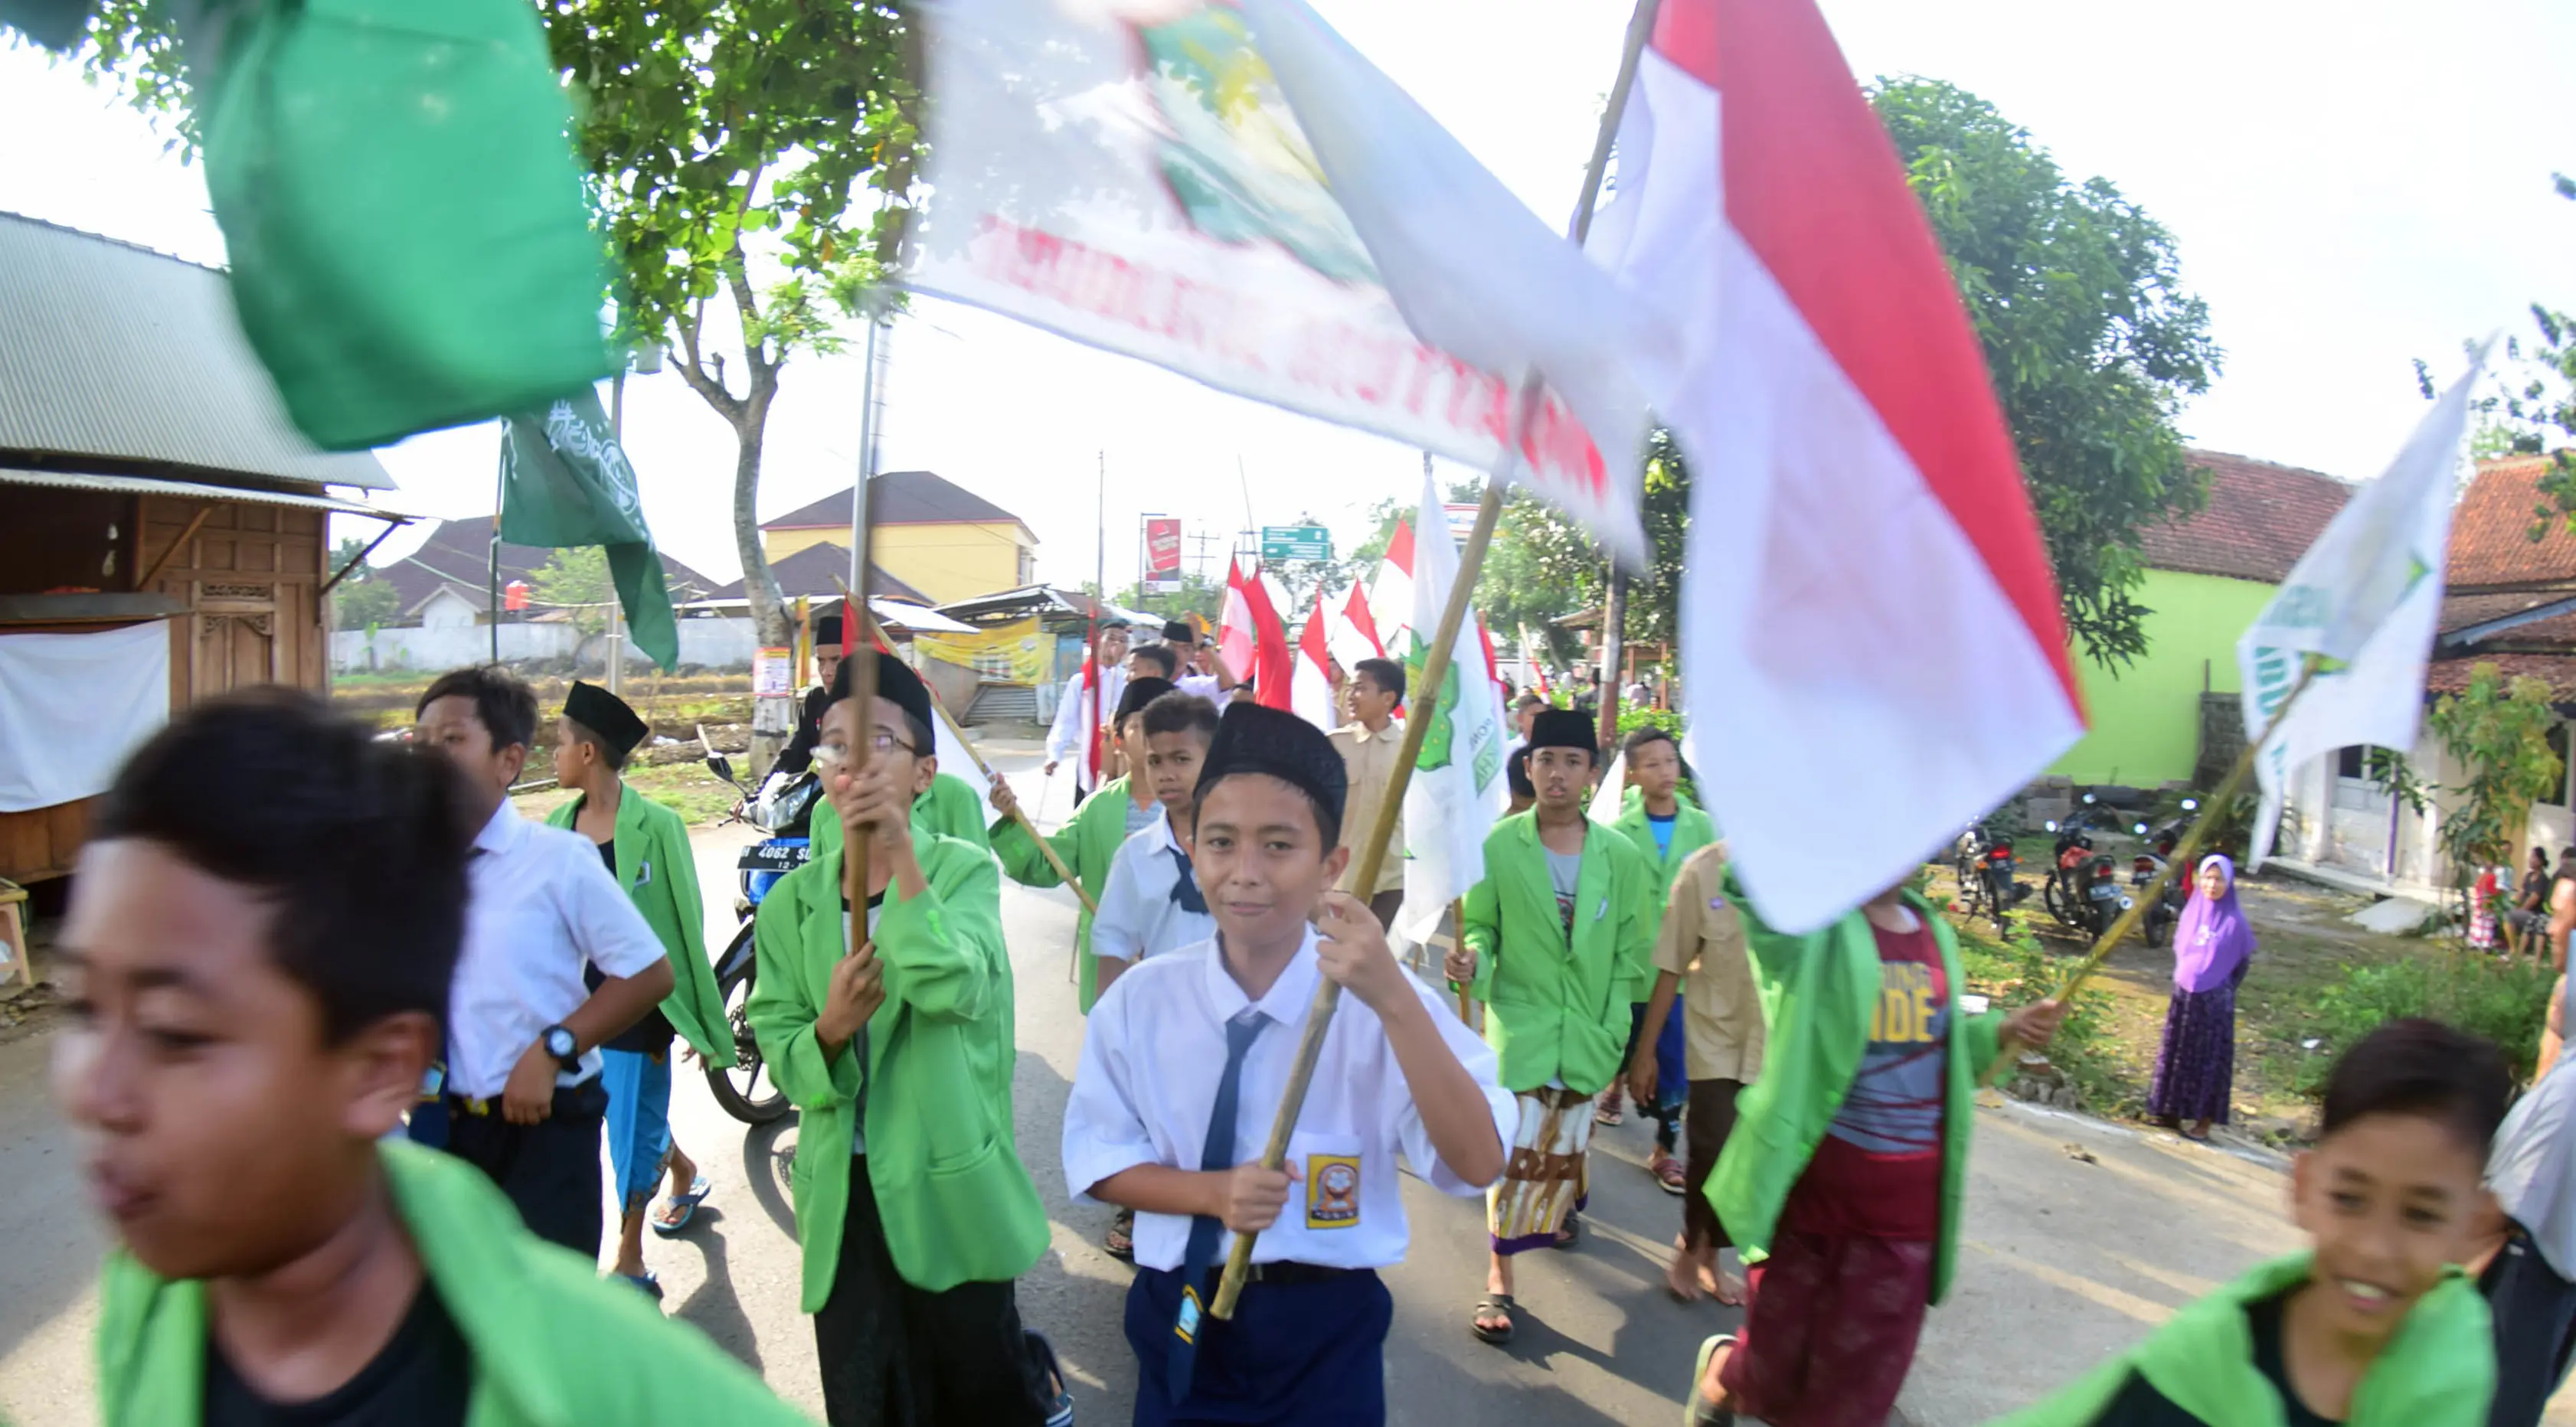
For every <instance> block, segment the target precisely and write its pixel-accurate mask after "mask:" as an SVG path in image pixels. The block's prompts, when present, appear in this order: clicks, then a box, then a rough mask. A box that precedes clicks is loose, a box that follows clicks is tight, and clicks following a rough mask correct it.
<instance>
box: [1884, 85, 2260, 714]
mask: <svg viewBox="0 0 2576 1427" xmlns="http://www.w3.org/2000/svg"><path fill="white" fill-rule="evenodd" d="M1870 102H1871V104H1872V106H1873V107H1874V108H1876V109H1877V111H1878V116H1879V119H1880V121H1881V122H1882V123H1884V124H1885V125H1886V126H1887V131H1888V134H1889V136H1890V137H1891V138H1893V139H1894V140H1895V142H1896V151H1897V155H1898V157H1899V158H1900V159H1901V160H1902V161H1903V162H1904V164H1905V170H1906V179H1907V181H1908V182H1909V183H1910V184H1911V185H1912V186H1913V189H1914V194H1915V197H1917V198H1918V199H1920V200H1921V201H1922V203H1923V207H1924V211H1925V212H1926V213H1927V214H1929V215H1930V217H1931V220H1932V230H1933V233H1934V234H1935V235H1936V236H1937V237H1938V238H1939V240H1940V243H1941V248H1942V251H1943V252H1944V253H1945V254H1946V255H1947V256H1948V259H1949V264H1950V272H1951V275H1952V276H1953V277H1955V278H1956V279H1957V280H1958V283H1959V291H1960V293H1961V295H1962V296H1963V297H1964V298H1965V299H1966V301H1967V306H1968V314H1969V317H1970V319H1971V321H1972V322H1973V323H1974V325H1975V327H1976V332H1977V339H1978V342H1979V344H1980V345H1982V346H1983V347H1984V349H1985V356H1986V367H1987V370H1988V371H1989V372H1990V373H1992V375H1993V378H1994V383H1995V393H1996V395H1997V397H1998V398H2000V400H2001V402H2002V405H2003V412H2004V420H2005V422H2006V423H2007V424H2008V425H2009V426H2010V428H2011V430H2012V436H2013V444H2014V447H2015V448H2016V450H2017V451H2018V452H2019V454H2020V457H2021V466H2022V474H2023V476H2024V477H2025V479H2026V480H2027V481H2028V483H2029V487H2030V495H2031V504H2032V507H2033V508H2034V510H2035V511H2036V512H2037V514H2038V517H2039V527H2040V533H2041V535H2042V536H2043V537H2044V538H2045V539H2046V541H2047V544H2048V554H2049V559H2050V562H2051V564H2053V565H2054V566H2055V568H2056V572H2057V585H2058V591H2059V594H2060V597H2061V599H2062V601H2063V603H2064V607H2065V615H2066V623H2067V628H2068V632H2069V633H2070V634H2071V635H2072V636H2073V637H2074V638H2075V640H2076V641H2077V642H2078V643H2079V644H2080V645H2081V646H2082V647H2083V649H2084V651H2085V652H2086V653H2087V654H2088V655H2089V656H2090V657H2092V658H2093V659H2094V660H2095V662H2097V663H2101V664H2104V665H2109V666H2116V665H2118V664H2120V663H2124V662H2126V661H2128V660H2131V659H2134V658H2136V657H2137V656H2138V655H2139V654H2141V653H2143V652H2145V650H2146V635H2145V632H2144V629H2143V626H2142V621H2143V618H2144V616H2145V615H2146V614H2148V613H2149V611H2148V610H2147V609H2145V608H2144V607H2143V606H2141V605H2139V604H2138V603H2137V602H2136V600H2135V599H2134V598H2133V595H2134V593H2135V591H2136V589H2137V587H2138V584H2139V582H2140V580H2141V579H2142V578H2143V570H2142V567H2141V566H2140V564H2139V540H2138V537H2139V532H2140V531H2142V530H2145V529H2148V528H2151V527H2153V526H2155V525H2158V524H2161V523H2163V522H2166V521H2168V520H2171V519H2173V518H2175V517H2177V516H2182V515H2187V514H2189V513H2191V512H2192V511H2194V510H2197V509H2198V508H2199V506H2200V502H2201V500H2202V498H2203V495H2204V492H2205V489H2206V485H2207V477H2206V476H2205V475H2204V474H2201V473H2200V472H2198V471H2196V470H2194V469H2193V468H2191V467H2190V466H2189V464H2188V463H2187V462H2186V461H2185V459H2184V456H2183V446H2182V437H2181V435H2180V433H2179V432H2178V431H2177V430H2176V429H2175V426H2174V417H2175V414H2176V413H2177V412H2178V411H2179V410H2180V408H2181V405H2182V402H2183V400H2184V399H2185V398H2187V397H2191V396H2196V395H2198V394H2200V393H2201V392H2204V391H2207V390H2208V389H2209V384H2210V381H2211V379H2212V378H2213V377H2214V376H2216V375H2217V372H2218V366H2219V355H2220V354H2219V350H2218V346H2217V344H2216V343H2215V342H2213V341H2212V340H2211V338H2210V335H2209V314H2208V310H2207V308H2206V307H2205V306H2204V305H2203V304H2202V302H2201V300H2200V299H2199V298H2197V297H2194V296H2192V295H2190V294H2189V293H2187V292H2185V291H2184V290H2183V288H2182V282H2181V269H2180V261H2179V259H2178V258H2177V256H2176V254H2175V250H2174V242H2173V238H2172V236H2171V235H2170V234H2168V233H2167V232H2166V231H2165V229H2164V227H2163V226H2162V225H2161V224H2159V223H2157V222H2156V221H2155V220H2154V219H2152V218H2150V217H2148V216H2147V214H2146V213H2145V212H2144V211H2143V210H2141V209H2140V208H2139V207H2138V206H2137V205H2136V204H2134V203H2131V202H2130V201H2129V200H2128V199H2126V198H2124V197H2122V196H2121V194H2120V191H2119V189H2118V188H2116V187H2114V186H2113V185H2112V184H2111V183H2110V182H2109V181H2108V180H2105V179H2101V178H2090V179H2086V180H2085V181H2083V182H2082V183H2071V182H2069V181H2068V180H2067V178H2066V176H2065V175H2064V174H2063V173H2062V172H2060V171H2059V169H2058V167H2057V165H2056V163H2055V162H2054V161H2053V160H2051V159H2050V158H2049V156H2048V154H2047V152H2046V151H2045V150H2043V149H2041V148H2039V147H2038V146H2037V145H2036V144H2034V143H2033V142H2032V141H2031V137H2030V134H2029V133H2028V132H2027V131H2025V130H2023V129H2021V128H2019V127H2018V126H2016V125H2014V124H2011V123H2009V122H2007V121H2006V120H2005V119H2004V118H2003V116H2002V115H2000V114H1998V113H1996V112H1995V109H1994V107H1993V106H1992V105H1990V104H1988V103H1986V102H1985V101H1984V100H1982V99H1979V98H1977V97H1976V96H1975V95H1973V94H1970V93H1968V92H1966V91H1965V90H1962V89H1959V88H1957V87H1955V86H1953V85H1949V84H1944V83H1941V82H1939V81H1936V80H1927V79H1913V78H1901V79H1881V80H1879V81H1878V82H1877V84H1876V85H1874V86H1873V87H1872V91H1871V96H1870Z"/></svg>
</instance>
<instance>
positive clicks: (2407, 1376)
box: [2001, 1020, 2513, 1427]
mask: <svg viewBox="0 0 2576 1427" xmlns="http://www.w3.org/2000/svg"><path fill="white" fill-rule="evenodd" d="M2512 1093H2513V1081H2512V1076H2511V1074H2510V1073H2509V1072H2508V1071H2507V1070H2506V1069H2505V1064H2504V1057H2503V1056H2501V1055H2499V1054H2498V1053H2497V1051H2496V1048H2495V1047H2494V1046H2492V1045H2490V1044H2488V1043H2487V1042H2485V1041H2483V1040H2480V1039H2479V1038H2477V1037H2476V1036H2472V1035H2466V1034H2463V1033H2461V1032H2459V1031H2456V1030H2453V1029H2451V1028H2450V1027H2448V1026H2445V1025H2441V1024H2439V1023H2437V1022H2434V1021H2426V1020H2398V1021H2390V1022H2388V1023H2386V1024H2385V1025H2382V1026H2381V1027H2380V1028H2379V1029H2377V1030H2375V1031H2372V1032H2371V1033H2370V1034H2369V1035H2367V1036H2364V1037H2362V1039H2361V1040H2360V1041H2359V1042H2358V1043H2356V1044H2355V1045H2354V1046H2353V1048H2352V1049H2351V1050H2349V1051H2346V1052H2344V1057H2343V1059H2342V1060H2341V1061H2339V1062H2337V1063H2336V1065H2335V1068H2334V1070H2333V1072H2332V1073H2331V1074H2330V1075H2329V1076H2328V1077H2327V1080H2326V1093H2325V1107H2324V1112H2323V1114H2322V1116H2321V1125H2322V1128H2321V1131H2320V1133H2319V1135H2318V1137H2317V1143H2316V1146H2315V1147H2314V1148H2312V1149H2310V1150H2308V1151H2306V1152H2305V1153H2302V1154H2301V1155H2300V1156H2299V1157H2298V1159H2297V1161H2296V1162H2295V1163H2294V1164H2293V1165H2292V1167H2291V1171H2290V1202H2291V1211H2292V1214H2293V1215H2294V1217H2296V1219H2297V1220H2298V1224H2299V1227H2300V1228H2301V1229H2304V1230H2306V1231H2307V1234H2308V1237H2309V1240H2310V1243H2309V1247H2308V1249H2307V1250H2306V1251H2304V1252H2301V1253H2296V1254H2291V1255H2289V1256H2288V1257H2286V1258H2280V1259H2275V1260H2273V1261H2272V1262H2270V1263H2266V1264H2260V1265H2257V1266H2256V1267H2255V1268H2254V1269H2253V1270H2252V1271H2250V1272H2248V1273H2247V1274H2246V1275H2245V1276H2244V1277H2242V1278H2240V1279H2238V1280H2236V1281H2235V1282H2234V1283H2231V1284H2228V1285H2227V1286H2226V1287H2224V1288H2221V1289H2219V1290H2218V1291H2217V1292H2216V1293H2213V1294H2211V1295H2209V1296H2208V1297H2207V1298H2204V1299H2201V1300H2200V1301H2199V1302H2197V1303H2194V1304H2192V1305H2191V1306H2190V1307H2188V1308H2185V1309H2184V1310H2183V1311H2182V1312H2181V1313H2179V1314H2176V1315H2175V1316H2174V1318H2173V1320H2172V1321H2170V1322H2168V1323H2167V1324H2165V1326H2164V1327H2162V1328H2159V1329H2157V1330H2156V1332H2155V1333H2154V1334H2153V1335H2152V1336H2150V1337H2149V1338H2148V1339H2147V1340H2146V1341H2145V1342H2143V1343H2140V1344H2139V1345H2138V1346H2136V1347H2135V1348H2132V1349H2130V1350H2129V1351H2128V1352H2126V1353H2123V1354H2122V1355H2120V1357H2118V1358H2117V1359H2114V1360H2113V1361H2112V1362H2110V1363H2107V1364H2105V1365H2104V1366H2103V1367H2102V1368H2100V1369H2099V1370H2097V1371H2095V1372H2092V1373H2089V1374H2087V1375H2086V1376H2085V1377H2084V1378H2083V1379H2082V1380H2081V1381H2079V1382H2077V1383H2076V1384H2075V1385H2074V1386H2072V1387H2070V1388H2068V1389H2066V1390H2065V1391H2064V1392H2061V1393H2059V1394H2058V1395H2057V1396H2055V1397H2053V1398H2050V1399H2049V1400H2048V1401H2046V1402H2043V1403H2041V1404H2040V1405H2038V1406H2037V1407H2033V1408H2030V1409H2028V1410H2026V1411H2022V1412H2017V1413H2014V1414H2013V1415H2011V1416H2010V1417H2007V1418H2004V1419H2002V1424H2001V1427H2191V1424H2205V1425H2206V1427H2283V1424H2288V1427H2308V1424H2313V1423H2349V1424H2351V1427H2484V1424H2485V1423H2486V1422H2487V1403H2488V1398H2489V1396H2490V1395H2491V1394H2492V1392H2493V1391H2494V1387H2495V1366H2496V1365H2495V1349H2494V1344H2493V1343H2492V1341H2490V1339H2489V1336H2488V1324H2487V1308H2486V1300H2485V1299H2483V1298H2481V1297H2480V1296H2479V1295H2478V1291H2477V1288H2476V1287H2475V1286H2474V1285H2473V1284H2472V1283H2471V1282H2470V1280H2468V1279H2467V1278H2465V1277H2463V1276H2462V1275H2461V1272H2460V1270H2459V1268H2458V1267H2457V1265H2458V1264H2460V1263H2461V1262H2462V1261H2463V1260H2465V1259H2466V1258H2467V1257H2468V1256H2469V1255H2470V1253H2471V1252H2472V1251H2473V1250H2474V1249H2475V1247H2476V1245H2477V1240H2478V1236H2479V1234H2480V1233H2481V1231H2482V1229H2483V1227H2484V1223H2485V1220H2486V1218H2487V1215H2488V1213H2489V1212H2491V1210H2492V1201H2491V1200H2490V1199H2489V1198H2488V1197H2487V1194H2486V1191H2485V1189H2484V1187H2483V1185H2482V1183H2481V1179H2482V1176H2483V1174H2484V1171H2485V1168H2486V1158H2487V1146H2488V1143H2489V1141H2490V1140H2492V1139H2493V1138H2494V1136H2495V1131H2496V1126H2497V1125H2498V1124H2500V1123H2501V1122H2502V1121H2503V1119H2504V1112H2505V1102H2506V1100H2508V1099H2509V1098H2511V1096H2512Z"/></svg>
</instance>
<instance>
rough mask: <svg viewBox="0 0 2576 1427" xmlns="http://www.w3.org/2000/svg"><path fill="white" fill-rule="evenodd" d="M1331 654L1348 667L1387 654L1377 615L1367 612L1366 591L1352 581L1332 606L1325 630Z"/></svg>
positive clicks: (1380, 657) (1383, 656)
mask: <svg viewBox="0 0 2576 1427" xmlns="http://www.w3.org/2000/svg"><path fill="white" fill-rule="evenodd" d="M1327 634H1328V636H1329V637H1330V639H1331V641H1332V643H1331V648H1332V651H1333V657H1334V658H1336V659H1339V660H1341V661H1342V667H1343V668H1345V669H1348V668H1350V667H1352V666H1353V665H1356V664H1358V663H1359V662H1360V661H1361V660H1363V659H1383V658H1385V657H1386V642H1385V641H1384V640H1382V639H1380V638H1378V635H1377V617H1376V616H1375V615H1373V614H1371V613H1369V606H1368V592H1367V591H1366V590H1365V589H1363V588H1361V587H1360V585H1359V584H1358V583H1357V582H1356V581H1354V582H1353V583H1352V585H1351V588H1350V592H1349V593H1348V594H1347V595H1345V596H1343V598H1342V602H1341V603H1340V604H1338V605H1336V606H1334V609H1333V621H1332V626H1331V628H1330V629H1329V630H1328V631H1327Z"/></svg>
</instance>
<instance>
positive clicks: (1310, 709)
mask: <svg viewBox="0 0 2576 1427" xmlns="http://www.w3.org/2000/svg"><path fill="white" fill-rule="evenodd" d="M1331 622H1332V612H1331V611H1330V610H1328V609H1326V608H1325V607H1324V591H1323V587H1322V586H1320V585H1319V586H1317V587H1316V589H1315V608H1314V610H1313V612H1311V613H1309V614H1308V615H1307V616H1306V627H1305V629H1304V630H1302V631H1300V632H1299V634H1298V635H1297V667H1296V671H1295V672H1294V673H1293V674H1291V675H1290V676H1289V680H1288V702H1289V706H1290V707H1291V708H1292V709H1294V710H1295V712H1296V714H1297V717H1299V718H1302V719H1304V720H1305V721H1306V722H1308V723H1311V724H1313V725H1314V726H1315V727H1317V728H1320V729H1322V730H1324V731H1325V732H1327V733H1330V732H1332V731H1333V730H1334V729H1335V728H1338V727H1340V724H1341V721H1340V720H1339V719H1336V718H1335V717H1334V716H1333V670H1332V666H1331V659H1332V657H1333V656H1332V651H1331V650H1330V649H1329V648H1328V647H1327V637H1326V636H1327V631H1328V630H1329V629H1330V627H1331Z"/></svg>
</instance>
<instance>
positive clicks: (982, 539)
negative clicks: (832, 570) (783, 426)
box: [760, 471, 1038, 604]
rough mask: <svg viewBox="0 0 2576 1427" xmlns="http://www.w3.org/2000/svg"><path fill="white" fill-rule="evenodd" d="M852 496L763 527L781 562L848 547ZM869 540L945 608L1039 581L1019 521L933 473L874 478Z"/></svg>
mask: <svg viewBox="0 0 2576 1427" xmlns="http://www.w3.org/2000/svg"><path fill="white" fill-rule="evenodd" d="M850 494H851V493H850V492H849V491H842V492H840V493H839V494H837V495H828V496H825V497H823V498H822V499H821V500H818V501H815V502H813V503H812V504H810V505H806V506H803V507H801V508H799V509H796V510H792V511H789V512H788V513H787V514H785V515H782V516H780V517H778V518H777V519H776V520H771V521H764V522H763V523H762V524H761V527H760V544H761V549H762V550H763V551H764V552H766V553H767V554H768V556H769V559H770V563H772V564H776V563H778V562H779V561H781V560H784V559H786V558H787V557H788V556H790V555H793V554H795V553H797V552H798V551H800V550H804V549H806V548H807V547H809V546H813V545H820V544H826V543H829V544H834V545H838V546H840V547H842V548H843V549H847V548H848V547H849V543H850ZM874 519H875V524H876V531H875V534H874V538H873V539H872V541H871V543H872V544H873V545H874V547H875V549H874V550H873V552H872V553H873V554H874V556H875V562H876V566H877V568H878V569H879V570H880V571H882V572H884V573H885V574H888V575H892V576H893V577H894V578H896V579H898V580H901V581H902V582H903V583H905V584H907V585H910V586H912V587H913V588H915V589H917V590H920V591H921V592H922V593H923V594H925V595H928V596H929V597H930V598H931V599H932V600H933V601H935V602H937V603H939V604H948V603H950V602H952V601H955V600H962V599H971V598H973V597H974V596H976V595H989V594H992V593H994V592H995V591H997V590H1009V589H1017V588H1019V587H1020V586H1022V585H1025V584H1029V583H1031V582H1032V581H1034V580H1035V579H1036V578H1037V565H1038V538H1037V536H1035V535H1033V534H1031V533H1030V531H1029V527H1028V526H1027V525H1026V524H1024V523H1023V522H1022V521H1021V520H1020V518H1019V517H1018V516H1016V515H1013V514H1011V513H1010V512H1009V511H1007V510H1004V509H1002V508H1001V507H1000V506H998V505H995V504H993V503H992V502H991V501H989V500H986V499H984V498H983V497H982V496H979V495H977V494H975V493H974V492H973V491H970V490H967V489H965V488H964V487H962V486H959V485H957V484H955V483H953V482H950V481H947V480H943V479H941V478H940V477H939V476H937V475H934V474H932V473H931V472H929V471H888V472H886V473H885V474H883V475H881V476H878V477H877V479H876V498H875V511H874Z"/></svg>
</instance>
